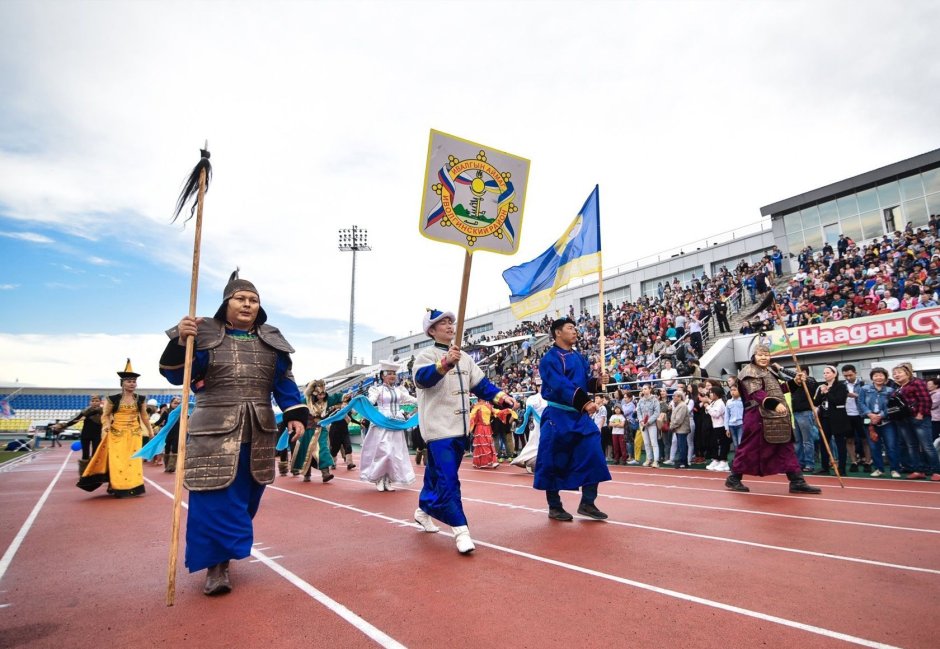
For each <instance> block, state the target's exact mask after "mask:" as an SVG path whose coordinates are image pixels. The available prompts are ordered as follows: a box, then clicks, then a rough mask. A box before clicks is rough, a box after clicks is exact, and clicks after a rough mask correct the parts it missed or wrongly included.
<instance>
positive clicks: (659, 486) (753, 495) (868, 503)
mask: <svg viewBox="0 0 940 649" xmlns="http://www.w3.org/2000/svg"><path fill="white" fill-rule="evenodd" d="M652 470H654V471H655V470H656V469H652ZM421 475H423V474H421ZM494 475H495V474H494ZM644 477H652V476H644ZM663 477H670V476H663ZM676 478H677V479H680V480H681V479H683V478H684V479H690V478H685V477H684V476H676ZM701 479H703V480H718V478H701ZM746 479H747V476H745V480H746ZM724 480H725V479H724V478H721V482H722V483H724ZM461 482H463V479H461ZM467 482H479V483H480V484H500V485H503V486H506V487H516V488H526V487H528V488H530V489H531V488H532V485H531V484H527V485H520V484H507V483H503V482H499V483H497V482H491V481H489V480H473V478H468V479H467ZM602 484H604V485H623V486H628V487H649V488H651V489H676V490H680V491H704V492H707V493H713V494H728V495H730V492H729V491H728V490H727V489H709V488H707V487H688V486H684V485H673V484H665V485H664V484H659V483H653V482H627V481H625V480H611V481H610V482H604V483H602ZM761 484H773V485H778V484H779V485H781V486H782V487H783V488H784V492H783V493H763V492H755V491H751V492H750V493H747V494H740V493H738V494H734V495H735V496H736V497H745V498H762V497H763V498H788V499H796V500H803V499H805V498H806V497H807V496H805V495H804V496H794V495H792V494H789V493H786V488H787V485H788V483H786V482H783V483H778V482H763V483H761ZM828 488H829V487H827V489H828ZM869 491H886V490H885V489H869ZM897 492H898V493H910V492H905V491H904V490H902V489H899V490H897ZM918 493H926V492H918ZM932 495H937V496H940V491H937V492H936V493H935V494H932ZM812 498H813V500H814V501H818V502H829V503H840V504H848V505H864V506H865V507H866V508H869V509H870V508H871V507H899V508H902V509H928V510H933V511H940V506H935V505H909V504H906V503H886V502H878V501H870V500H846V499H843V498H827V497H825V496H813V497H812Z"/></svg>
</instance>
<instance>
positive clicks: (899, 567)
mask: <svg viewBox="0 0 940 649" xmlns="http://www.w3.org/2000/svg"><path fill="white" fill-rule="evenodd" d="M463 500H464V501H466V502H476V503H483V504H486V505H494V506H496V507H505V508H508V509H523V510H526V511H530V512H533V513H536V514H542V515H543V516H544V515H545V509H536V508H534V507H527V506H525V505H509V504H505V503H498V502H493V501H489V500H481V499H479V498H468V497H464V498H463ZM607 523H608V524H609V525H620V526H622V527H632V528H634V529H640V530H648V531H651V532H662V533H664V534H675V535H677V536H688V537H692V538H696V539H706V540H709V541H718V542H719V543H733V544H735V545H744V546H748V547H752V548H760V549H762V550H776V551H778V552H790V553H793V554H802V555H805V556H810V557H819V558H822V559H833V560H836V561H849V562H852V563H863V564H867V565H870V566H877V567H879V568H893V569H895V570H910V571H912V572H924V573H928V574H932V575H940V570H934V569H932V568H919V567H917V566H906V565H904V564H900V563H888V562H885V561H875V560H874V559H861V558H857V557H847V556H843V555H840V554H830V553H828V552H813V551H812V550H800V549H798V548H788V547H784V546H780V545H769V544H767V543H757V542H756V541H744V540H742V539H733V538H730V537H727V536H713V535H711V534H699V533H697V532H684V531H681V530H671V529H667V528H665V527H654V526H652V525H640V524H639V523H627V522H625V521H613V520H610V519H608V520H607Z"/></svg>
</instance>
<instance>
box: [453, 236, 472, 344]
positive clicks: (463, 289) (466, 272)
mask: <svg viewBox="0 0 940 649" xmlns="http://www.w3.org/2000/svg"><path fill="white" fill-rule="evenodd" d="M472 262H473V255H471V254H470V251H469V250H466V249H464V258H463V279H462V280H461V281H460V304H459V305H458V306H457V329H456V332H455V333H454V344H455V345H456V346H457V347H460V348H463V321H464V316H466V315H467V290H468V289H469V288H470V264H471V263H472Z"/></svg>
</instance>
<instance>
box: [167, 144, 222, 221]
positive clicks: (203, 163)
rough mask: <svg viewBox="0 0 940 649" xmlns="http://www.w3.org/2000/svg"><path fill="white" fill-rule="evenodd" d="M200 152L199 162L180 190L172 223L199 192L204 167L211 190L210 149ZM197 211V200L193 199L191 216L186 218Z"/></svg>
mask: <svg viewBox="0 0 940 649" xmlns="http://www.w3.org/2000/svg"><path fill="white" fill-rule="evenodd" d="M199 153H200V154H201V157H200V158H199V162H198V163H197V164H196V166H195V167H193V171H192V173H190V174H189V178H187V179H186V183H185V184H184V185H183V191H181V192H180V197H179V198H178V199H176V213H174V214H173V221H171V223H175V222H176V219H178V218H179V215H180V212H182V211H183V208H184V207H186V203H188V202H189V201H190V200H191V199H192V198H193V196H196V195H197V194H198V193H199V173H200V172H201V171H202V170H203V169H205V170H206V191H209V180H210V179H211V178H212V164H211V163H210V162H209V151H208V149H200V150H199ZM195 213H196V201H193V204H192V207H190V208H189V218H188V219H186V220H187V221H189V219H191V218H193V216H194V215H195Z"/></svg>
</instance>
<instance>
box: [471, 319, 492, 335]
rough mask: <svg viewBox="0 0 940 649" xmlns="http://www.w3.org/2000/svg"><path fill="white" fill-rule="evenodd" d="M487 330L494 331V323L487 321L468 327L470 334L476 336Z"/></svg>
mask: <svg viewBox="0 0 940 649" xmlns="http://www.w3.org/2000/svg"><path fill="white" fill-rule="evenodd" d="M487 331H493V323H492V322H487V323H486V324H481V325H477V326H476V327H470V328H469V329H467V335H468V336H475V335H477V334H482V333H486V332H487Z"/></svg>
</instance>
